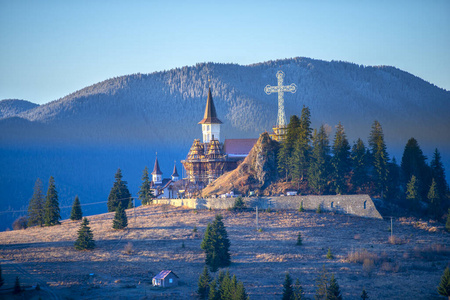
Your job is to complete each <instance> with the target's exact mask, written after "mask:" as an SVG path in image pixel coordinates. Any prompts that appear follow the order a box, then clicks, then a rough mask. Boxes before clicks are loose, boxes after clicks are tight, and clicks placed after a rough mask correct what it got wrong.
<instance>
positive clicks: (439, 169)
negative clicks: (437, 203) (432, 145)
mask: <svg viewBox="0 0 450 300" xmlns="http://www.w3.org/2000/svg"><path fill="white" fill-rule="evenodd" d="M430 169H431V176H432V177H433V178H434V179H435V180H436V188H437V192H438V195H439V197H440V198H441V203H442V204H443V207H444V209H447V208H448V207H449V206H450V201H449V200H450V197H449V187H448V183H447V180H446V179H445V170H444V165H443V164H442V159H441V154H440V153H439V151H438V149H435V150H434V153H433V159H432V160H431V162H430Z"/></svg>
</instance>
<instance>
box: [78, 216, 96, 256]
mask: <svg viewBox="0 0 450 300" xmlns="http://www.w3.org/2000/svg"><path fill="white" fill-rule="evenodd" d="M94 248H95V241H94V234H93V233H92V231H91V228H90V227H89V221H88V219H87V218H84V219H83V222H81V225H80V229H78V238H77V240H76V241H75V249H77V250H92V249H94Z"/></svg>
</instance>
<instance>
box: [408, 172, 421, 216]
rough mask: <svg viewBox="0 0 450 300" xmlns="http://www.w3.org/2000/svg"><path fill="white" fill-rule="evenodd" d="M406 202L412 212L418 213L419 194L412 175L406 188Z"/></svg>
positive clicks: (414, 177) (415, 180)
mask: <svg viewBox="0 0 450 300" xmlns="http://www.w3.org/2000/svg"><path fill="white" fill-rule="evenodd" d="M406 200H407V201H408V204H409V208H410V209H411V210H412V211H418V210H419V208H420V200H421V199H420V194H419V188H418V184H417V179H416V176H414V175H412V176H411V179H410V181H409V182H408V184H407V186H406Z"/></svg>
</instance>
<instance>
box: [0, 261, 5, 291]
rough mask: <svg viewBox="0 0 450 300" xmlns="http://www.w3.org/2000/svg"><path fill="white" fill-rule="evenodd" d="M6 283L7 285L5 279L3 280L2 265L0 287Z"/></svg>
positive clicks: (0, 268)
mask: <svg viewBox="0 0 450 300" xmlns="http://www.w3.org/2000/svg"><path fill="white" fill-rule="evenodd" d="M4 283H5V279H3V274H2V265H1V264H0V287H2V286H3V284H4Z"/></svg>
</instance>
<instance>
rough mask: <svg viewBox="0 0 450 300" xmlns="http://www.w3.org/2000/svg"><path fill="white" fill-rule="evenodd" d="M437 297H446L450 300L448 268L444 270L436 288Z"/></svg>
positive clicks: (449, 274) (449, 271) (449, 270)
mask: <svg viewBox="0 0 450 300" xmlns="http://www.w3.org/2000/svg"><path fill="white" fill-rule="evenodd" d="M437 291H438V293H439V295H442V296H447V297H448V299H449V300H450V269H449V267H447V268H445V270H444V274H442V277H441V281H440V282H439V286H438V288H437Z"/></svg>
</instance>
